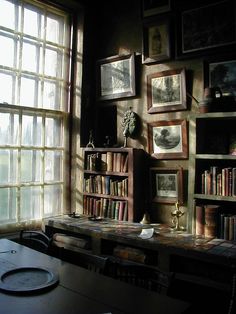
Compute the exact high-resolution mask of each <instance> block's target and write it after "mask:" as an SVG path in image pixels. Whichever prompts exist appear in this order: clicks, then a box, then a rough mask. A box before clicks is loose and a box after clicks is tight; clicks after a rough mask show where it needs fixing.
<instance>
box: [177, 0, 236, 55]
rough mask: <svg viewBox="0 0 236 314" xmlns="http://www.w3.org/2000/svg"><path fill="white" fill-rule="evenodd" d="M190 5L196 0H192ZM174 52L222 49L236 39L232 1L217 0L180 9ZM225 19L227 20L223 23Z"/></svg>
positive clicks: (200, 52)
mask: <svg viewBox="0 0 236 314" xmlns="http://www.w3.org/2000/svg"><path fill="white" fill-rule="evenodd" d="M193 5H195V3H194V2H193ZM177 21H178V24H179V25H178V33H179V36H178V40H177V55H178V56H184V55H192V56H200V55H205V54H206V53H207V52H209V53H211V52H214V53H216V49H217V51H218V52H225V51H226V47H227V46H230V47H228V49H229V50H231V49H232V48H233V47H232V45H233V44H234V45H235V43H236V20H235V2H234V1H233V0H225V1H219V2H215V3H211V4H208V5H205V6H202V7H199V8H196V7H195V8H191V9H188V10H185V11H182V12H181V13H180V16H179V18H178V19H177ZM226 21H227V23H226Z"/></svg>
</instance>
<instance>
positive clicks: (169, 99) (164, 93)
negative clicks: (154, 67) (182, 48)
mask: <svg viewBox="0 0 236 314" xmlns="http://www.w3.org/2000/svg"><path fill="white" fill-rule="evenodd" d="M186 98H187V97H186V80H185V69H178V70H170V71H163V72H158V73H153V74H149V75H148V76H147V106H148V113H157V112H168V111H177V110H185V109H187V99H186Z"/></svg>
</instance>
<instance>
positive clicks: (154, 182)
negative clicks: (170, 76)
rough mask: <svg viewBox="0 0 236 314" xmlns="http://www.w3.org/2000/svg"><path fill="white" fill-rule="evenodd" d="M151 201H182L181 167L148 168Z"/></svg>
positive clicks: (180, 202)
mask: <svg viewBox="0 0 236 314" xmlns="http://www.w3.org/2000/svg"><path fill="white" fill-rule="evenodd" d="M150 185H151V189H150V192H151V201H152V202H156V203H170V204H171V203H176V202H179V204H182V203H183V169H182V167H179V168H150Z"/></svg>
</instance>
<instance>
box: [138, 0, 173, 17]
mask: <svg viewBox="0 0 236 314" xmlns="http://www.w3.org/2000/svg"><path fill="white" fill-rule="evenodd" d="M167 11H170V0H143V17H148V16H151V15H155V14H159V13H164V12H167Z"/></svg>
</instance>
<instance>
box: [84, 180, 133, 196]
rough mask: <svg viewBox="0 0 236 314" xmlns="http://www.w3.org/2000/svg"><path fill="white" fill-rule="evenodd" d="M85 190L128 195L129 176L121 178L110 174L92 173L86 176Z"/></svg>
mask: <svg viewBox="0 0 236 314" xmlns="http://www.w3.org/2000/svg"><path fill="white" fill-rule="evenodd" d="M84 192H86V193H96V194H106V195H115V196H122V197H127V196H128V178H125V179H122V180H121V179H115V178H114V177H110V176H103V175H95V176H91V175H90V176H89V177H88V178H84Z"/></svg>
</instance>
